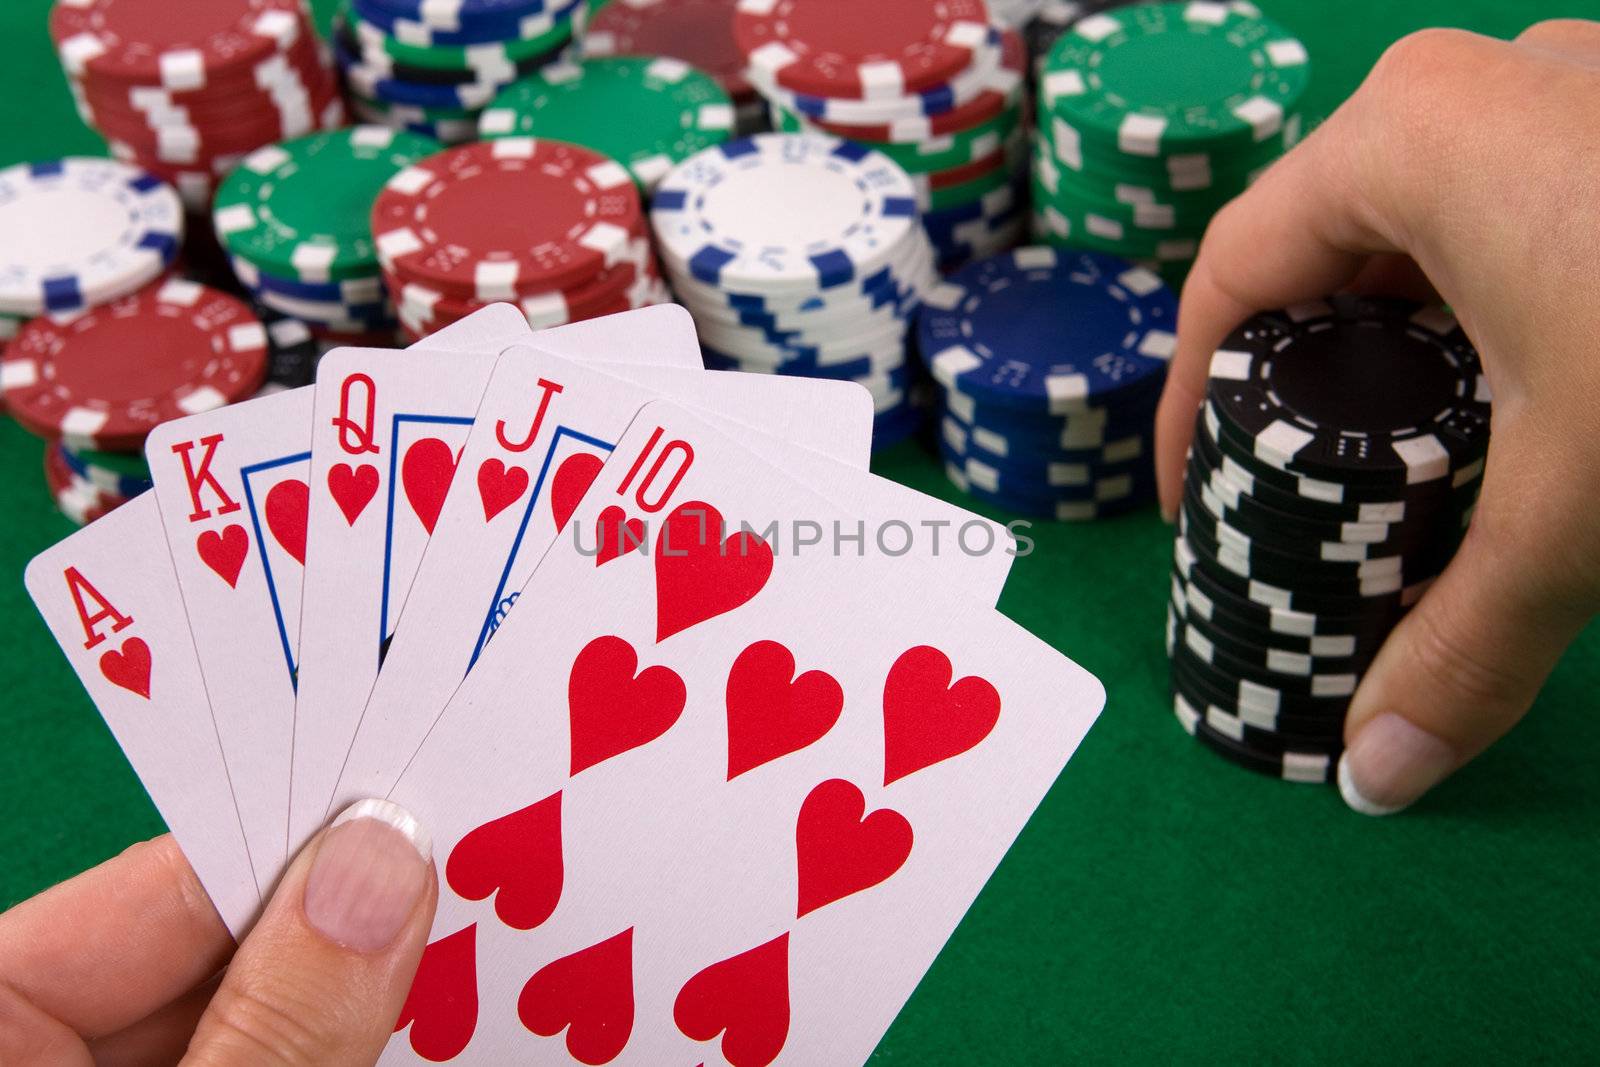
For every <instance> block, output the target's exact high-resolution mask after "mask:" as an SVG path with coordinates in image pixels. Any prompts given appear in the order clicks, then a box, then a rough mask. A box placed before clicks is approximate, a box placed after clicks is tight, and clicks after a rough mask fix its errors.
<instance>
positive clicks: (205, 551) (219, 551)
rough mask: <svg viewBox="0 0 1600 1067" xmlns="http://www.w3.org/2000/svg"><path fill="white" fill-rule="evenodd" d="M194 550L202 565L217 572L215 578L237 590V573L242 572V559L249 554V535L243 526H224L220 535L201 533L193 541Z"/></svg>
mask: <svg viewBox="0 0 1600 1067" xmlns="http://www.w3.org/2000/svg"><path fill="white" fill-rule="evenodd" d="M194 550H195V552H197V553H198V554H199V556H200V561H201V562H202V563H204V564H205V565H206V566H207V567H210V568H211V569H212V570H214V571H216V572H217V577H219V578H221V579H222V580H223V581H225V582H227V583H228V585H229V587H230V588H234V589H237V588H238V583H239V572H240V571H242V570H244V558H245V557H246V556H248V555H249V554H250V535H249V534H247V533H245V532H244V527H243V526H240V525H239V524H238V523H232V524H230V525H228V526H224V527H223V528H222V532H221V533H218V532H217V531H216V530H205V531H202V532H201V534H200V536H199V537H196V538H195V539H194Z"/></svg>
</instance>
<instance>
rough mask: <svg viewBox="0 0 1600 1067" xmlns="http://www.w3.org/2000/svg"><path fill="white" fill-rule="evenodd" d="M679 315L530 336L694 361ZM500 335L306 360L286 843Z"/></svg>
mask: <svg viewBox="0 0 1600 1067" xmlns="http://www.w3.org/2000/svg"><path fill="white" fill-rule="evenodd" d="M678 311H679V312H681V311H682V309H681V308H680V309H678ZM685 320H686V314H684V315H680V314H678V313H675V312H671V311H662V310H658V309H656V308H650V309H645V310H642V311H636V312H627V313H624V314H620V315H613V316H608V317H607V318H604V319H595V320H590V321H587V322H582V323H576V324H573V325H571V326H562V327H557V328H555V329H551V330H546V331H544V332H543V333H541V334H539V338H540V344H541V345H544V346H546V347H547V349H548V350H550V351H554V352H557V353H558V354H562V355H567V356H570V357H571V358H574V359H580V360H588V359H599V358H606V359H614V360H618V361H622V362H628V361H638V362H665V363H667V364H670V365H674V366H684V367H687V366H693V367H698V366H699V362H700V349H699V344H698V342H697V341H696V340H695V336H694V331H693V324H692V321H691V322H686V321H685ZM524 334H526V329H524ZM504 347H505V345H503V344H502V345H497V346H493V347H484V348H480V349H478V350H476V351H457V352H454V353H452V354H451V355H450V356H449V357H448V358H438V357H436V356H435V355H433V354H431V353H430V352H429V351H427V350H424V349H422V348H416V349H411V350H408V351H406V352H391V351H388V350H380V349H339V350H335V351H333V352H330V353H329V354H328V355H327V356H325V357H324V358H323V361H322V363H321V365H320V366H319V368H318V374H317V384H316V386H315V387H314V388H315V389H316V396H317V399H316V414H315V418H314V424H313V435H312V439H311V453H312V459H311V464H310V467H311V471H310V475H309V477H310V481H309V484H310V485H311V486H312V487H313V491H312V492H311V498H310V518H309V533H308V535H307V543H308V544H309V546H310V547H309V549H308V551H307V558H306V561H305V563H306V573H305V592H304V595H303V603H302V606H301V615H300V632H301V635H302V640H301V647H302V653H301V660H302V662H301V664H300V674H299V694H298V698H297V704H296V706H295V711H294V742H293V768H294V770H293V783H292V788H291V794H290V802H289V803H290V811H291V816H290V843H291V845H292V846H298V845H299V844H300V843H301V842H303V841H304V840H305V839H306V838H307V837H309V836H310V834H311V833H312V832H314V831H315V830H316V829H317V828H318V827H319V826H321V825H322V823H323V821H324V818H325V814H326V812H327V806H328V800H329V798H330V797H331V796H332V795H333V789H334V783H335V781H336V780H337V777H338V771H339V768H340V766H341V765H342V763H343V757H344V754H345V752H346V751H347V750H348V748H349V742H350V737H351V734H352V733H353V724H354V722H355V721H356V719H357V718H358V717H359V715H360V713H361V709H362V708H363V707H364V706H365V704H366V700H367V695H368V693H370V692H371V690H372V683H373V681H374V679H376V678H377V675H378V669H379V666H380V664H381V662H382V658H383V655H384V651H385V648H386V646H387V644H388V642H389V640H390V638H391V637H392V635H393V634H394V630H395V624H396V622H397V620H398V619H399V617H400V609H401V607H402V606H403V605H404V603H405V599H406V595H407V592H408V590H409V589H410V588H411V581H412V578H413V576H414V575H415V574H416V570H417V566H418V564H419V563H420V562H421V560H422V554H423V549H424V548H425V547H426V546H427V544H428V540H429V538H431V537H432V535H433V532H434V529H435V527H436V524H437V523H438V521H439V517H440V514H441V509H442V508H443V506H444V501H445V496H446V494H447V492H448V491H449V488H450V483H451V480H452V479H453V477H454V475H455V471H456V464H457V461H458V458H459V456H460V454H461V448H462V445H463V444H465V442H466V439H467V433H468V431H469V430H470V429H471V426H472V420H473V417H474V416H475V415H476V413H477V411H478V406H479V401H480V398H481V397H482V395H483V391H484V387H485V386H486V385H487V384H488V381H489V372H490V371H491V369H492V368H493V367H494V364H495V362H496V360H497V358H498V357H499V353H500V351H501V349H503V348H504ZM286 780H287V779H286Z"/></svg>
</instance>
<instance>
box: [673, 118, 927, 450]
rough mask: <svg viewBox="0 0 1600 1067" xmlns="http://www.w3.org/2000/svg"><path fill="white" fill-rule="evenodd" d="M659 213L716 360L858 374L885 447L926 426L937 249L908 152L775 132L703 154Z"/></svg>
mask: <svg viewBox="0 0 1600 1067" xmlns="http://www.w3.org/2000/svg"><path fill="white" fill-rule="evenodd" d="M650 220H651V225H652V228H653V229H654V232H655V237H656V246H657V251H658V252H659V253H660V256H661V260H662V264H663V267H664V269H665V273H666V276H667V278H668V279H669V281H670V282H671V285H672V289H673V292H674V294H675V295H676V296H677V298H678V301H679V302H680V303H682V304H683V305H684V306H685V307H687V308H688V309H689V312H690V313H691V314H692V315H693V316H694V319H695V326H696V328H697V330H698V331H699V335H700V345H701V349H702V352H703V354H704V358H705V364H706V366H707V367H709V368H711V369H713V370H733V371H746V372H754V373H763V374H800V375H805V376H808V377H814V378H837V379H843V380H848V381H854V382H857V383H859V384H860V385H861V386H862V387H864V388H865V389H866V390H867V391H868V392H869V393H871V394H872V399H873V404H874V406H875V408H876V411H877V421H876V424H875V426H874V434H873V446H874V447H875V448H883V447H886V446H887V445H890V444H893V443H895V442H898V441H902V440H904V439H905V438H907V437H909V436H911V435H912V434H913V433H914V432H915V431H916V430H917V428H918V427H919V425H920V424H921V422H922V414H923V412H922V409H921V408H920V407H919V406H918V403H917V397H916V392H917V385H918V383H917V380H916V379H915V377H914V374H913V368H912V366H911V364H910V363H909V362H908V361H907V351H906V348H907V339H908V332H909V330H910V327H911V322H912V319H913V316H914V314H915V311H916V308H917V306H918V302H919V301H920V300H921V298H922V296H923V294H925V293H926V292H927V291H928V290H929V289H930V288H931V287H932V285H933V284H934V278H935V275H934V252H933V248H932V247H931V246H930V244H929V243H928V239H927V236H926V234H925V233H924V232H923V230H922V227H921V226H920V225H918V221H919V217H918V213H917V197H916V188H915V186H914V184H913V182H912V180H911V178H910V177H909V176H908V175H907V174H906V172H905V171H904V170H903V169H902V168H901V167H900V166H899V165H898V164H896V163H895V162H893V161H892V160H890V159H889V158H888V157H887V156H884V155H882V154H881V153H878V152H873V151H870V150H868V149H867V148H865V147H863V146H862V145H859V144H855V143H853V142H850V141H843V140H840V139H838V138H836V137H829V136H826V135H823V134H781V133H773V134H762V135H760V136H757V137H750V138H745V139H744V140H740V141H733V142H730V143H727V144H723V145H718V146H716V147H714V148H708V149H706V150H704V151H702V152H700V153H698V154H696V155H694V156H691V157H690V158H689V159H688V160H686V161H685V162H684V163H682V164H681V165H680V166H678V167H677V168H676V169H675V170H673V171H672V172H671V173H669V174H668V175H667V176H666V177H665V178H664V179H663V180H662V182H661V184H660V185H659V186H657V188H656V192H655V196H654V198H653V199H652V202H651V211H650Z"/></svg>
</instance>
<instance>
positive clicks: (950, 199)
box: [925, 147, 1019, 211]
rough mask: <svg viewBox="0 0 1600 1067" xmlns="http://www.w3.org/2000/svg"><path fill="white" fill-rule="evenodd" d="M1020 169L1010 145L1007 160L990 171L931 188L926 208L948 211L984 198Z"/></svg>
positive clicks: (1005, 182)
mask: <svg viewBox="0 0 1600 1067" xmlns="http://www.w3.org/2000/svg"><path fill="white" fill-rule="evenodd" d="M1018 169H1019V168H1018V166H1017V155H1016V153H1015V149H1014V147H1008V148H1007V155H1006V158H1005V161H1004V162H1002V163H1001V165H1000V166H998V167H996V168H995V169H994V170H991V171H990V172H989V173H987V174H984V175H981V176H979V177H977V178H972V179H970V180H968V181H964V182H959V183H957V184H955V185H946V186H944V187H943V188H941V189H932V190H929V192H928V197H927V200H928V203H927V207H926V208H925V210H927V211H948V210H949V209H951V208H956V207H960V206H961V205H962V204H971V203H974V202H976V201H978V200H982V199H983V198H984V197H985V196H988V195H989V194H990V193H992V192H994V191H995V190H996V189H999V188H1000V187H1001V186H1003V185H1005V184H1007V183H1008V182H1010V181H1011V179H1012V176H1013V175H1014V174H1015V173H1016V171H1017V170H1018Z"/></svg>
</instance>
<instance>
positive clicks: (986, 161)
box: [928, 144, 1012, 189]
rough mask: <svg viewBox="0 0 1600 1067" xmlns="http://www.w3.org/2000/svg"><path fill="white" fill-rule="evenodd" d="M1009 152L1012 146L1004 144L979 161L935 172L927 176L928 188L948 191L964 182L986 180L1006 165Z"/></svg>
mask: <svg viewBox="0 0 1600 1067" xmlns="http://www.w3.org/2000/svg"><path fill="white" fill-rule="evenodd" d="M1011 152H1012V146H1011V145H1010V144H1005V145H1001V146H1000V148H999V149H997V150H996V151H994V152H992V153H990V154H989V155H987V156H984V157H983V158H981V159H974V160H973V161H972V162H971V163H963V164H962V165H961V166H959V167H951V168H950V169H949V170H941V171H935V172H934V173H932V174H930V175H928V188H930V189H948V188H949V187H950V186H952V185H962V184H965V183H966V182H975V181H977V180H978V179H979V178H986V177H988V176H989V175H991V174H993V173H994V172H995V171H997V170H1000V169H1001V168H1002V167H1004V166H1005V165H1006V164H1007V162H1008V161H1009V160H1010V157H1011Z"/></svg>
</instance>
